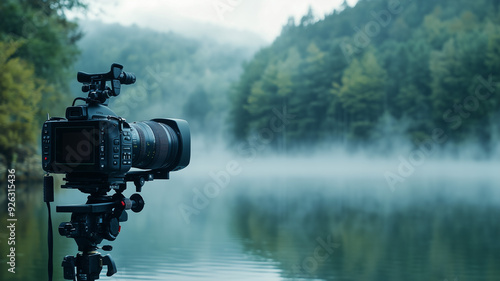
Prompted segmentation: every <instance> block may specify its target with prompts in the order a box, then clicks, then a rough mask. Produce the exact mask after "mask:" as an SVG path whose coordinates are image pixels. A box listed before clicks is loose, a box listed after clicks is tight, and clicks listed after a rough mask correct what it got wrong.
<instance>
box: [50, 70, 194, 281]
mask: <svg viewBox="0 0 500 281" xmlns="http://www.w3.org/2000/svg"><path fill="white" fill-rule="evenodd" d="M77 80H78V82H80V83H83V86H82V91H83V92H84V93H88V96H87V97H86V98H82V97H78V98H75V100H74V101H73V104H72V106H70V107H68V108H66V116H65V118H63V117H52V118H50V119H48V120H47V121H46V122H45V123H44V124H43V127H42V134H41V137H42V168H43V170H44V171H46V172H47V175H46V176H45V177H44V201H45V202H47V206H48V210H49V280H50V279H51V278H52V269H51V268H52V248H51V247H52V246H51V245H52V242H51V241H52V227H51V218H50V204H49V203H50V202H52V201H53V200H54V188H53V185H54V180H53V178H52V177H51V176H49V173H55V174H64V175H65V176H64V180H65V182H66V183H65V184H64V185H62V186H61V187H63V188H72V189H78V190H80V191H81V192H84V193H88V194H89V196H88V197H87V202H86V203H85V204H83V205H70V206H56V211H57V212H63V213H71V221H69V222H63V223H61V224H60V225H59V234H60V235H62V236H66V237H68V238H73V239H75V242H76V243H77V245H78V251H80V252H79V253H78V254H77V255H76V256H71V255H68V256H66V257H64V259H63V262H62V266H63V272H64V279H68V280H77V281H83V280H85V281H93V280H96V279H99V274H100V272H101V270H102V267H103V266H107V268H108V270H107V276H112V275H113V274H114V273H116V272H117V268H116V265H115V263H114V261H113V260H112V259H111V256H110V255H105V256H102V255H101V254H100V253H99V252H97V249H99V248H100V249H102V250H104V251H110V250H111V249H112V247H111V246H109V245H104V246H102V247H99V246H98V245H99V244H100V243H101V242H102V241H103V240H104V239H106V240H109V241H113V240H115V239H116V237H117V236H118V234H119V232H120V230H121V226H120V222H125V221H127V220H128V215H127V213H126V210H132V211H133V212H136V213H137V212H140V211H141V210H142V209H143V208H144V200H143V198H142V197H141V196H140V195H139V194H138V193H135V194H133V195H132V196H130V198H126V197H125V196H124V195H123V194H122V193H123V191H124V190H125V189H126V188H127V182H133V183H134V185H135V187H136V191H137V192H140V191H141V189H142V186H143V185H144V184H145V182H146V181H152V180H155V179H169V173H170V172H171V171H178V170H181V169H183V168H185V167H186V166H187V165H188V164H189V161H190V150H191V137H190V129H189V125H188V123H187V122H186V121H185V120H180V119H166V118H156V119H152V120H149V121H141V122H132V123H128V122H126V120H125V119H124V118H122V117H120V116H117V115H116V114H115V113H114V112H113V111H112V110H111V109H110V108H109V107H108V104H107V101H108V99H109V98H111V97H116V96H118V95H119V94H120V91H121V86H122V85H129V84H133V83H135V81H136V77H135V75H134V74H132V73H127V72H124V71H123V66H122V65H120V64H117V63H114V64H112V65H111V70H110V71H109V72H106V73H98V74H88V73H84V72H78V75H77ZM108 84H109V85H110V86H109V85H108ZM78 100H82V101H85V104H81V105H75V102H76V101H78ZM132 168H135V169H132ZM111 190H114V191H115V193H114V194H113V195H108V194H107V193H108V192H109V191H111Z"/></svg>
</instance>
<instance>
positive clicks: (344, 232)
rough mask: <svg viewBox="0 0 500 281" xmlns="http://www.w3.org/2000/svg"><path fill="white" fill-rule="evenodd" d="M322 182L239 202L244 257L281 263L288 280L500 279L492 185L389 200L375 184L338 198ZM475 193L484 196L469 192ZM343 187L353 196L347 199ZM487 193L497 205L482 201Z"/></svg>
mask: <svg viewBox="0 0 500 281" xmlns="http://www.w3.org/2000/svg"><path fill="white" fill-rule="evenodd" d="M320 182H321V181H320V180H316V181H315V182H314V183H312V184H311V183H309V186H308V187H307V188H299V189H297V186H299V183H298V182H297V181H294V182H293V183H292V184H289V185H288V187H286V189H288V192H287V191H283V192H280V191H279V190H280V189H283V187H278V188H276V186H277V185H274V186H271V185H269V186H268V187H269V188H271V187H272V188H273V189H267V190H266V191H264V192H263V193H262V192H261V193H260V194H259V195H258V196H256V195H254V196H252V195H251V194H240V195H239V196H238V197H237V201H238V202H237V204H235V206H236V211H235V216H234V217H233V218H232V219H233V220H232V225H233V231H234V233H235V234H236V235H238V236H240V237H242V240H243V241H246V243H245V250H246V251H247V252H249V253H252V254H257V255H262V256H263V257H266V258H270V259H273V260H275V261H278V262H279V263H278V264H279V266H280V268H281V269H282V276H283V277H285V278H304V279H308V278H317V279H322V280H445V279H448V280H453V279H457V280H497V279H498V276H500V269H499V268H498V266H496V265H497V264H498V263H499V262H500V251H499V250H500V242H499V241H498V233H500V226H499V224H498V223H497V221H498V218H497V214H498V213H499V211H500V206H499V205H498V203H497V204H495V201H493V200H492V198H498V194H496V195H495V196H493V192H492V189H493V187H492V186H489V187H490V188H488V187H487V186H488V183H487V182H483V183H481V182H477V181H475V180H474V181H470V182H467V181H465V182H463V181H462V182H454V181H453V180H451V179H448V185H451V186H452V188H447V187H446V184H444V182H442V183H443V184H442V185H433V186H419V184H415V185H414V186H412V187H411V188H413V189H414V190H420V191H417V192H412V191H411V190H406V192H402V194H390V193H387V192H386V194H385V196H382V194H383V192H380V191H381V190H382V189H383V188H384V187H383V186H380V187H377V186H373V184H370V183H371V182H370V181H365V183H363V180H360V181H358V182H351V183H350V184H349V183H345V184H343V186H342V188H341V189H340V190H338V192H333V190H335V186H332V185H331V184H329V183H327V182H323V183H322V184H321V183H320ZM303 184H304V185H305V184H306V183H305V182H304V183H303ZM420 184H423V183H422V182H420ZM470 184H473V185H474V186H475V187H476V186H477V184H480V185H481V184H482V187H477V188H473V189H471V188H470V186H468V185H470ZM304 185H302V186H304ZM322 185H323V186H322ZM261 186H262V185H261ZM346 187H347V188H348V189H349V193H350V195H349V196H343V193H345V188H346ZM276 189H278V190H276ZM326 189H329V191H326ZM467 189H469V191H467V192H465V194H460V193H462V192H464V190H467ZM325 191H326V192H325ZM454 193H456V194H454ZM488 193H489V195H490V197H489V198H488V197H484V196H485V195H487V194H488ZM283 195H286V200H284V199H283ZM367 195H368V196H367ZM284 202H286V204H287V205H286V206H283V203H284ZM496 202H498V201H496ZM328 239H331V241H328ZM321 241H323V242H321ZM325 242H327V243H325ZM330 246H331V247H330Z"/></svg>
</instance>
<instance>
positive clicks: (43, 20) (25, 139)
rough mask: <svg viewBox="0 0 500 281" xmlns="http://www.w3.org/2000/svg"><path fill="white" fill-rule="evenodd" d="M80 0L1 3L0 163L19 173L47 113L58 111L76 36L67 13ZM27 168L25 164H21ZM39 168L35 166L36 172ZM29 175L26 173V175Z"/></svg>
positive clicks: (32, 151)
mask: <svg viewBox="0 0 500 281" xmlns="http://www.w3.org/2000/svg"><path fill="white" fill-rule="evenodd" d="M84 7H85V5H84V4H83V3H82V1H80V0H51V1H41V0H21V1H19V0H4V1H1V2H0V18H1V19H2V20H1V21H0V68H1V69H0V71H1V73H0V80H1V81H0V91H1V92H0V96H1V101H0V103H1V106H0V121H1V123H0V126H1V129H2V132H4V133H3V134H2V135H1V136H0V153H1V155H0V156H1V157H0V162H6V164H7V165H11V166H9V168H10V167H13V166H14V165H15V164H16V163H17V164H21V163H24V164H22V165H17V166H18V168H19V173H20V174H23V173H24V171H23V169H24V168H25V167H27V166H29V165H27V164H26V163H27V162H26V161H31V162H32V160H33V156H34V155H35V153H36V148H35V144H36V136H37V135H38V134H39V132H40V127H41V124H42V122H43V120H44V119H45V118H46V116H47V113H48V112H53V113H56V112H54V111H57V112H62V108H63V106H64V105H65V104H67V103H66V102H65V101H67V98H69V96H68V95H67V92H68V90H69V83H68V70H69V67H70V66H71V65H72V63H73V62H74V60H75V58H76V55H77V54H78V51H77V48H76V45H75V42H76V41H77V40H78V39H79V37H80V33H79V31H78V28H77V25H76V24H75V23H73V22H71V21H69V20H67V19H66V17H65V14H64V13H65V12H66V11H68V10H71V9H74V8H84ZM25 164H26V165H25ZM37 169H38V167H37ZM28 172H29V171H28Z"/></svg>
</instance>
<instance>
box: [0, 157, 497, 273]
mask: <svg viewBox="0 0 500 281" xmlns="http://www.w3.org/2000/svg"><path fill="white" fill-rule="evenodd" d="M291 162H292V161H275V163H271V164H269V163H267V164H264V163H256V162H253V163H246V162H239V167H240V168H241V169H242V171H241V173H239V174H238V175H234V176H231V177H230V182H229V184H228V185H227V187H225V188H224V189H221V190H220V191H219V192H218V194H215V191H212V192H214V193H212V194H211V195H213V196H212V197H213V198H208V200H207V201H203V200H201V201H197V202H198V207H203V208H197V207H195V206H194V205H193V197H194V194H195V192H193V189H197V190H199V191H200V192H203V189H204V187H205V186H207V185H208V184H210V183H214V180H213V179H212V178H211V177H210V176H209V174H208V172H209V171H210V170H211V171H215V172H219V171H220V170H222V169H224V168H225V166H226V164H227V163H228V162H227V161H220V162H218V163H212V164H211V166H210V167H203V166H196V165H194V166H193V167H192V168H191V169H190V170H189V169H186V170H185V171H182V172H175V173H172V180H170V181H155V182H152V183H147V184H146V185H145V187H144V189H143V192H142V196H143V197H144V199H145V201H146V206H145V208H144V210H143V211H142V212H140V213H138V214H136V213H132V212H129V220H128V221H127V222H124V223H122V231H121V233H120V235H119V236H118V238H117V240H116V241H114V242H108V243H104V244H110V245H113V247H114V249H113V251H112V252H111V253H110V254H111V255H112V257H113V258H114V260H115V262H116V264H117V267H118V273H117V274H115V275H114V276H113V277H106V276H105V273H104V272H105V269H104V270H103V273H102V274H101V280H381V281H382V280H383V281H392V280H394V281H396V280H397V281H400V280H441V281H444V280H447V281H455V280H499V279H500V266H499V264H500V239H499V237H500V220H499V214H500V186H499V183H500V176H499V174H500V172H497V171H496V169H495V165H492V164H468V165H463V164H461V165H459V164H456V163H444V164H443V163H439V164H432V163H427V164H426V165H424V166H422V167H421V168H419V169H418V170H417V171H416V172H415V174H414V175H412V176H410V177H408V178H406V180H405V182H404V183H402V184H401V185H400V186H398V187H397V188H396V190H394V191H391V189H390V188H389V187H388V186H387V183H386V181H385V179H384V177H383V171H384V170H385V169H387V168H385V167H388V168H391V167H393V166H396V165H397V164H398V162H397V161H396V162H391V161H388V162H386V163H382V164H380V163H368V162H362V163H358V164H356V163H343V164H339V165H338V166H328V165H319V164H318V166H317V167H311V166H308V167H307V168H305V171H304V166H303V163H304V162H300V163H295V164H293V163H291ZM305 162H307V160H306V161H305ZM385 165H386V166H385ZM391 165H392V166H391ZM497 168H498V167H497ZM212 187H213V186H212ZM2 188H4V187H2ZM26 189H27V187H26V186H22V185H19V186H18V191H17V202H18V205H17V216H18V224H17V226H18V227H17V229H16V239H17V245H18V246H17V265H16V272H17V273H16V274H10V273H8V272H7V265H6V259H5V253H6V247H7V245H6V244H7V243H6V240H5V239H6V234H5V233H6V232H5V231H4V230H2V231H1V232H0V233H1V234H0V235H1V236H0V249H1V254H2V255H1V257H0V261H1V266H0V269H1V271H0V280H23V281H30V280H46V277H45V276H47V269H46V256H47V252H46V231H47V227H46V217H47V216H46V209H45V205H43V204H42V202H41V201H43V199H42V193H41V187H39V188H36V190H35V191H30V192H29V193H28V192H26ZM129 189H130V190H127V191H126V194H127V196H129V195H131V194H132V193H133V187H132V186H129ZM2 196H3V195H2ZM56 201H57V203H58V205H63V204H73V203H75V204H79V203H83V202H85V196H84V195H83V194H81V193H80V192H79V191H76V190H59V191H58V193H57V194H56ZM1 202H2V204H1V205H2V206H6V203H5V199H4V198H3V197H2V201H1ZM207 202H208V203H207ZM202 203H203V204H205V205H206V204H208V205H207V206H201V205H203V204H202ZM180 206H184V207H185V206H190V207H193V208H194V209H192V210H195V211H196V213H194V214H192V215H191V216H189V223H187V220H186V216H183V215H182V214H181V211H180ZM2 208H3V207H2ZM52 208H53V210H54V209H55V207H54V205H53V207H52ZM54 216H55V218H53V219H54V229H55V256H54V273H55V280H63V279H62V268H61V267H60V264H61V260H62V258H63V257H64V256H65V255H68V254H71V255H74V254H76V252H77V251H76V244H75V243H74V241H73V240H71V239H68V238H64V237H60V236H59V235H58V233H57V225H58V224H59V223H60V222H62V221H67V220H69V215H68V214H55V215H54ZM0 221H2V222H3V224H5V221H6V216H5V212H4V211H2V213H1V217H0Z"/></svg>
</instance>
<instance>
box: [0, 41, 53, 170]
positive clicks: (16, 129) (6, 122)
mask: <svg viewBox="0 0 500 281" xmlns="http://www.w3.org/2000/svg"><path fill="white" fill-rule="evenodd" d="M20 46H21V44H20V43H19V42H8V43H4V42H0V130H1V131H2V132H3V133H2V134H0V153H1V154H2V155H4V157H5V161H6V165H7V167H9V168H15V165H14V163H15V162H16V161H15V160H16V159H18V158H20V159H23V158H25V157H27V156H28V155H29V154H32V153H33V151H34V146H35V144H36V137H37V136H38V134H39V132H40V128H39V126H38V122H37V120H36V118H35V114H36V112H37V108H38V105H39V103H40V99H41V96H42V92H43V88H44V81H43V80H41V79H38V78H37V77H36V76H35V70H34V67H33V65H31V64H29V63H27V62H26V61H24V60H22V59H20V58H18V57H15V56H14V54H15V52H16V51H17V50H18V49H19V47H20Z"/></svg>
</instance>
